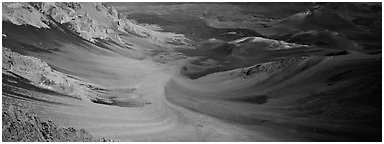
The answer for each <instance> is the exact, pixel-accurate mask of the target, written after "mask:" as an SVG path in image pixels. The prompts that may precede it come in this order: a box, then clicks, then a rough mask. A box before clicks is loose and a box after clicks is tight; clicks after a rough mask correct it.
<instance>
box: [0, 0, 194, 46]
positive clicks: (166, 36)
mask: <svg viewBox="0 0 384 144" xmlns="http://www.w3.org/2000/svg"><path fill="white" fill-rule="evenodd" d="M3 20H4V21H9V22H11V23H13V24H16V25H31V26H34V27H36V28H50V27H51V26H56V25H57V24H61V25H65V26H66V28H68V29H69V30H71V31H73V32H75V33H77V34H78V35H79V36H81V37H82V38H84V39H86V40H89V41H91V42H96V41H97V39H103V40H112V41H115V42H118V43H122V44H124V42H123V40H121V37H120V36H119V35H121V34H130V35H133V36H137V37H140V38H146V39H149V40H151V41H154V42H157V43H160V44H167V43H178V44H180V45H187V43H188V40H187V39H186V38H185V37H184V36H183V35H181V34H174V33H165V32H159V31H154V30H151V29H147V28H145V27H142V26H139V25H137V24H135V23H133V22H132V21H130V20H123V19H119V18H118V13H117V11H116V9H114V8H112V7H107V6H106V5H104V4H102V3H73V2H71V3H66V2H63V3H4V4H3Z"/></svg>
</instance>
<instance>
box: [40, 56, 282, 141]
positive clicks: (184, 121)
mask: <svg viewBox="0 0 384 144" xmlns="http://www.w3.org/2000/svg"><path fill="white" fill-rule="evenodd" d="M182 63H183V61H182V60H181V61H177V62H175V63H174V64H169V65H158V66H157V67H156V68H155V69H154V70H153V71H151V72H150V73H149V74H148V75H147V76H146V77H145V78H144V79H143V80H142V81H141V82H139V83H138V84H137V86H136V91H135V93H136V94H138V95H142V96H143V97H142V98H143V99H145V100H146V101H149V102H150V103H151V104H149V105H145V106H144V107H117V106H110V105H103V104H95V103H92V102H86V101H76V100H71V99H68V100H65V101H66V103H68V104H70V105H69V106H67V105H55V106H53V107H52V108H51V109H50V110H49V111H48V113H47V114H48V115H50V118H51V119H53V120H54V121H57V122H59V123H61V124H63V125H67V126H75V127H81V128H85V129H86V130H88V131H89V132H90V133H91V134H92V135H94V136H96V137H105V138H111V139H117V140H120V141H276V139H273V138H270V137H268V136H266V135H262V134H257V133H255V132H251V131H249V130H247V129H245V128H244V127H242V126H240V125H239V126H236V125H233V124H231V123H228V122H224V121H221V120H219V119H216V118H213V117H211V116H208V115H204V114H201V113H198V112H194V111H191V110H189V109H186V108H183V107H180V106H177V105H174V104H173V103H170V102H168V101H167V100H166V98H165V95H164V87H165V85H166V83H167V82H168V81H169V80H170V79H171V78H172V77H178V76H179V73H180V72H179V70H180V64H182Z"/></svg>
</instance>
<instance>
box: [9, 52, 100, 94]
mask: <svg viewBox="0 0 384 144" xmlns="http://www.w3.org/2000/svg"><path fill="white" fill-rule="evenodd" d="M2 49H3V59H2V63H3V65H2V70H3V74H7V75H11V76H12V75H17V76H20V77H22V78H25V79H27V80H29V81H30V82H31V83H32V84H33V85H35V86H37V87H40V88H44V89H49V90H52V91H55V92H58V93H62V94H66V95H69V96H72V97H74V98H78V99H82V100H84V101H90V100H93V99H96V98H98V97H99V95H98V92H97V91H94V90H93V89H92V88H97V86H95V85H93V84H90V83H87V82H84V81H80V80H77V79H74V78H72V77H70V76H69V75H66V74H64V73H61V72H58V71H56V70H53V69H51V68H50V67H49V66H48V64H47V63H45V62H43V61H41V60H40V59H37V58H34V57H30V56H23V55H20V54H18V53H15V52H12V51H11V50H9V49H8V48H4V47H3V48H2Z"/></svg>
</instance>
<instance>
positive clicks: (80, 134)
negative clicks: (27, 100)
mask: <svg viewBox="0 0 384 144" xmlns="http://www.w3.org/2000/svg"><path fill="white" fill-rule="evenodd" d="M3 103H4V102H3ZM2 120H3V125H2V138H3V142H20V141H28V142H33V141H56V142H60V141H95V140H94V139H93V137H92V136H91V135H90V134H89V133H88V132H87V131H85V130H84V129H75V128H73V127H68V128H65V127H61V126H58V125H56V124H55V123H53V122H52V121H50V120H42V119H40V118H39V117H38V116H37V115H35V114H31V113H28V112H25V110H23V109H21V108H19V107H16V106H12V105H7V106H4V105H3V113H2Z"/></svg>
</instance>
